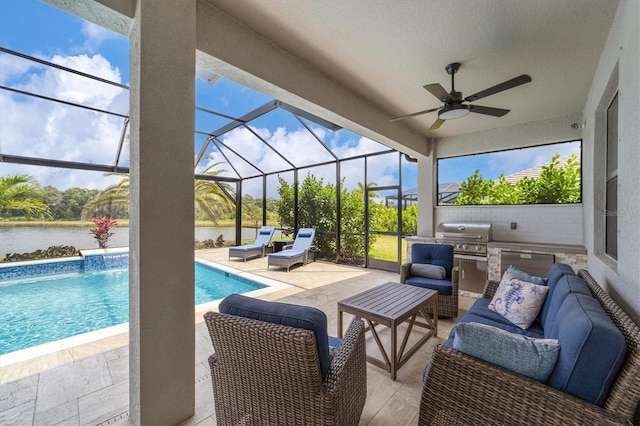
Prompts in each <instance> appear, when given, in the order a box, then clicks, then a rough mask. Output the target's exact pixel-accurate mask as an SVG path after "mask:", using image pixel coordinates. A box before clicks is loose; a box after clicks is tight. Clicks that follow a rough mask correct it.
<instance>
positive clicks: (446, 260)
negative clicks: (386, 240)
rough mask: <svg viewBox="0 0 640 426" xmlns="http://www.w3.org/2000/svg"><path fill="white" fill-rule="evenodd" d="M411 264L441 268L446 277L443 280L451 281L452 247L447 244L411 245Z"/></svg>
mask: <svg viewBox="0 0 640 426" xmlns="http://www.w3.org/2000/svg"><path fill="white" fill-rule="evenodd" d="M411 263H429V264H431V265H438V266H442V267H443V268H444V269H445V270H446V271H447V275H446V276H445V279H448V280H450V279H451V269H453V246H450V245H448V244H420V243H417V244H413V245H411Z"/></svg>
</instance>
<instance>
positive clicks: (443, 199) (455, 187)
mask: <svg viewBox="0 0 640 426" xmlns="http://www.w3.org/2000/svg"><path fill="white" fill-rule="evenodd" d="M459 192H460V185H459V184H458V183H456V182H445V183H441V184H438V204H440V203H443V204H454V203H455V202H456V200H457V199H458V193H459Z"/></svg>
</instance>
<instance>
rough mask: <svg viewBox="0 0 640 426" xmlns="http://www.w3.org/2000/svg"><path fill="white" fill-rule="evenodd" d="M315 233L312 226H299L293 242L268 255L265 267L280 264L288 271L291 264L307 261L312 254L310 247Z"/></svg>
mask: <svg viewBox="0 0 640 426" xmlns="http://www.w3.org/2000/svg"><path fill="white" fill-rule="evenodd" d="M315 235H316V230H315V229H313V228H300V229H299V230H298V234H297V235H296V239H295V240H294V242H293V244H291V245H287V246H284V247H283V250H282V251H281V252H278V253H273V254H270V255H269V262H268V265H267V269H268V268H269V266H280V267H282V268H287V272H289V268H291V266H292V265H295V264H298V263H302V264H303V265H306V264H307V263H309V261H310V260H311V256H313V253H311V249H312V248H313V238H314V237H315Z"/></svg>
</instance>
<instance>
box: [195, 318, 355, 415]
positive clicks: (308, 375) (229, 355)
mask: <svg viewBox="0 0 640 426" xmlns="http://www.w3.org/2000/svg"><path fill="white" fill-rule="evenodd" d="M205 321H206V324H207V327H208V328H209V333H210V336H211V339H212V341H213V345H214V349H215V353H214V354H213V355H211V356H210V357H209V365H210V367H211V379H212V382H213V394H214V400H215V406H216V407H215V411H216V420H217V422H218V424H219V425H239V424H242V425H319V424H322V425H357V424H358V421H359V420H360V415H361V414H362V409H363V407H364V403H365V399H366V394H367V368H366V353H365V340H364V323H363V322H362V321H361V320H359V319H354V321H353V322H352V323H351V324H350V326H349V329H348V331H347V333H346V336H345V338H344V339H343V341H342V344H341V345H340V347H339V349H338V350H337V353H336V354H335V355H334V356H333V357H332V358H331V361H330V367H329V371H328V373H327V374H326V377H325V379H324V380H323V378H322V374H321V367H320V365H319V361H318V349H317V344H316V339H315V336H314V333H313V332H312V331H309V330H305V329H301V328H294V327H289V326H284V325H280V324H274V323H269V322H264V321H259V320H254V319H249V318H244V317H241V316H235V315H227V314H220V313H214V312H208V313H207V314H205Z"/></svg>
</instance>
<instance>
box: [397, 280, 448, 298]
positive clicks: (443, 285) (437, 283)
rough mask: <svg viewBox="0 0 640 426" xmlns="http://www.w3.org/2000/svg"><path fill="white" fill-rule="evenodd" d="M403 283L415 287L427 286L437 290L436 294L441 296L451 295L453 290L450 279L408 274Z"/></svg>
mask: <svg viewBox="0 0 640 426" xmlns="http://www.w3.org/2000/svg"><path fill="white" fill-rule="evenodd" d="M405 284H409V285H413V286H416V287H422V288H428V289H430V290H437V291H438V294H441V295H443V296H451V293H452V292H453V284H451V280H450V279H449V280H436V279H433V278H425V277H416V276H413V275H411V276H409V277H407V279H406V280H405Z"/></svg>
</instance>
